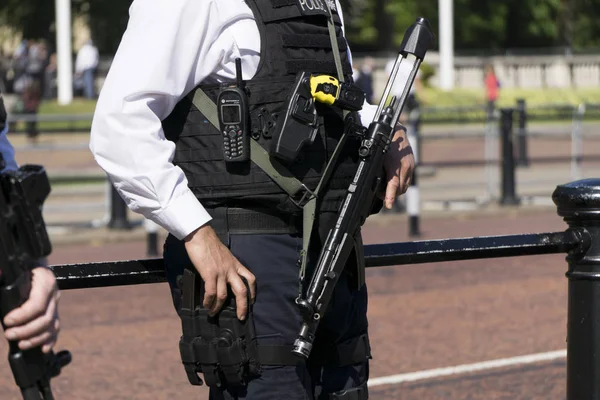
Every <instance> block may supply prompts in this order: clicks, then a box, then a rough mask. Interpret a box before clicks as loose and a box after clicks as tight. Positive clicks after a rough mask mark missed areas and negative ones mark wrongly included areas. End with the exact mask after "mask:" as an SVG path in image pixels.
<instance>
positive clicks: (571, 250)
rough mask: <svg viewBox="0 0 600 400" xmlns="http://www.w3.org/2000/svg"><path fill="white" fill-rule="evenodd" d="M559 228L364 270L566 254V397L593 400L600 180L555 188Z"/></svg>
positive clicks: (373, 255)
mask: <svg viewBox="0 0 600 400" xmlns="http://www.w3.org/2000/svg"><path fill="white" fill-rule="evenodd" d="M552 200H553V201H554V204H556V206H557V210H558V215H559V216H561V217H563V219H564V221H565V222H566V223H567V224H568V228H567V229H566V230H565V231H562V232H551V233H537V234H521V235H503V236H484V237H471V238H458V239H443V240H428V241H417V242H406V243H388V244H375V245H368V246H365V259H366V263H367V266H368V267H378V266H391V265H406V264H416V263H426V262H441V261H451V260H464V259H480V258H494V257H514V256H523V255H535V254H551V253H565V254H567V258H566V260H567V262H568V270H567V273H566V276H567V278H568V282H569V283H568V285H569V289H568V321H567V335H568V338H567V400H580V399H586V400H587V399H600V379H597V377H598V376H600V355H599V354H600V179H586V180H580V181H576V182H572V183H568V184H565V185H560V186H558V187H557V188H556V190H555V191H554V193H553V195H552ZM52 268H53V270H54V272H55V274H56V276H57V280H58V284H59V287H60V288H61V289H62V290H66V289H82V288H92V287H105V286H121V285H136V284H148V283H158V282H165V281H166V277H165V271H164V267H163V263H162V259H146V260H129V261H118V262H103V263H88V264H65V265H54V266H52Z"/></svg>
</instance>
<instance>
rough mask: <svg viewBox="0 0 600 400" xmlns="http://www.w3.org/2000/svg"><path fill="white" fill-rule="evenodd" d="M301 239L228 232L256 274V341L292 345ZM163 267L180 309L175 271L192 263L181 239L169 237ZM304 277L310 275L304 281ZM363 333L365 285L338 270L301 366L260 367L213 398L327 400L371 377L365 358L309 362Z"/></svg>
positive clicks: (236, 253) (295, 329) (238, 253)
mask: <svg viewBox="0 0 600 400" xmlns="http://www.w3.org/2000/svg"><path fill="white" fill-rule="evenodd" d="M301 248H302V239H301V238H300V237H297V236H292V235H285V234H277V235H264V234H260V235H258V234H257V235H231V239H230V250H231V252H232V253H233V255H234V256H236V257H237V259H238V260H239V261H240V262H241V263H242V264H243V265H244V266H245V267H246V268H248V269H249V270H250V271H252V273H253V274H254V275H255V277H256V287H257V292H256V301H255V303H254V307H253V310H254V322H255V326H256V334H257V341H258V344H259V345H260V344H285V345H292V344H293V343H294V340H295V339H296V337H297V335H298V332H299V329H300V326H301V317H300V313H299V309H298V306H297V305H296V304H295V302H294V300H295V299H296V297H297V296H298V266H297V264H296V263H297V260H298V256H299V253H300V250H301ZM164 258H165V265H166V267H167V277H168V280H169V284H170V286H171V290H172V294H173V300H174V303H175V307H178V299H179V294H178V289H177V287H176V285H175V282H176V279H177V275H180V274H181V273H182V272H183V268H184V267H186V266H191V262H190V260H189V258H188V257H187V253H186V251H185V247H184V246H183V243H182V242H180V241H178V240H177V239H176V238H174V237H173V236H169V237H168V238H167V241H166V243H165V253H164ZM307 280H308V279H307ZM306 284H308V283H306ZM366 332H367V289H366V285H363V286H362V287H361V288H360V289H359V290H356V288H352V287H350V285H349V283H348V280H347V278H346V274H342V276H341V277H340V280H339V281H338V285H337V286H336V289H335V292H334V295H333V297H332V300H331V302H330V307H329V310H328V311H327V313H326V314H325V316H324V317H323V319H322V321H321V323H320V325H319V330H318V332H317V339H316V341H315V343H314V345H315V347H314V350H313V353H311V360H309V363H308V364H307V365H301V366H295V367H294V366H269V365H266V366H265V365H264V366H263V368H262V374H261V376H260V377H259V378H257V379H254V380H252V381H250V382H249V384H248V386H247V387H246V388H244V389H241V390H238V391H237V392H235V393H233V392H222V391H219V390H216V389H213V390H211V391H210V399H211V400H221V399H223V400H225V399H227V400H233V399H235V400H237V399H240V400H241V399H246V400H267V399H268V400H273V399H277V400H279V399H285V400H325V399H329V394H330V393H334V392H337V391H341V390H345V389H350V388H353V387H357V386H360V385H361V384H363V383H364V382H366V381H367V379H368V375H369V366H368V362H367V361H365V362H363V363H359V364H354V365H351V366H347V367H326V368H325V367H321V366H319V365H313V364H315V363H314V362H312V355H314V354H315V351H317V349H318V348H328V347H333V346H334V345H335V344H337V343H340V342H343V341H345V340H347V339H349V338H353V337H356V336H359V335H361V334H364V333H366ZM183 373H184V372H183V368H182V374H183Z"/></svg>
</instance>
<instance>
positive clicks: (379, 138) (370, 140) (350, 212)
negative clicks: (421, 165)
mask: <svg viewBox="0 0 600 400" xmlns="http://www.w3.org/2000/svg"><path fill="white" fill-rule="evenodd" d="M432 42H433V34H432V33H431V30H430V28H429V22H428V21H427V20H426V19H424V18H418V19H417V21H416V22H415V23H414V24H413V25H411V26H410V27H409V28H408V29H407V31H406V33H405V34H404V39H403V41H402V44H401V46H400V51H399V54H398V57H397V59H396V62H395V64H394V67H393V69H392V73H391V75H390V78H389V79H388V82H387V85H386V88H385V91H384V93H383V96H382V99H381V102H380V104H379V107H378V109H377V112H376V114H375V117H374V119H373V122H372V123H371V124H370V125H369V129H368V130H367V132H366V133H365V135H364V137H363V139H362V142H361V146H360V149H359V159H360V160H359V164H358V169H357V172H356V174H355V176H354V179H353V181H352V183H351V184H350V187H349V188H348V191H347V193H346V196H345V198H344V200H343V202H342V205H341V208H340V211H339V213H338V217H337V221H336V224H335V226H334V227H333V228H331V229H330V230H329V233H328V235H327V239H326V241H325V243H324V244H323V248H322V250H321V253H320V255H319V258H318V262H317V265H316V268H315V270H314V271H315V272H314V274H313V275H312V279H311V282H310V285H309V286H308V288H307V290H306V294H304V295H301V297H298V299H297V300H296V303H297V304H298V305H299V306H300V309H301V311H302V319H303V323H302V328H301V329H300V333H299V335H298V338H297V339H296V341H295V342H294V349H293V350H292V353H294V354H296V355H298V356H301V357H304V358H308V357H309V355H310V352H311V350H312V346H313V341H314V338H315V333H316V331H317V327H318V325H319V321H320V319H321V317H322V316H323V313H324V312H325V310H327V307H328V305H329V301H330V299H331V295H332V293H333V289H334V287H335V285H336V283H337V281H338V279H339V277H340V274H341V273H342V272H343V270H344V267H345V265H346V261H347V259H348V257H349V255H350V253H351V251H352V249H353V246H354V240H353V238H354V236H355V234H356V232H357V231H358V229H360V227H361V226H362V225H363V224H364V222H365V220H366V219H367V217H368V216H369V215H370V213H371V210H372V209H373V204H374V202H375V200H376V196H377V194H378V192H379V191H380V189H381V187H382V185H383V184H384V183H385V182H384V179H383V177H382V174H381V171H382V170H383V159H384V155H385V153H386V152H387V151H388V149H389V146H390V143H391V140H392V135H393V134H394V131H395V130H394V128H395V127H396V123H397V122H398V119H399V118H400V114H401V112H402V109H403V108H404V104H405V103H406V99H407V97H408V94H409V92H410V88H411V86H412V84H413V82H414V79H415V76H416V74H417V71H418V69H419V66H420V65H421V62H422V61H423V59H424V58H425V53H426V52H427V49H428V48H429V47H430V45H431V43H432ZM409 55H412V56H414V64H413V68H412V70H411V73H410V75H409V76H408V78H405V81H404V82H405V83H404V86H399V85H398V84H399V83H402V81H400V82H396V81H397V79H396V77H397V75H398V71H399V68H400V64H401V63H402V62H407V60H406V59H407V58H408V56H409ZM411 58H412V57H411ZM399 87H400V88H403V92H402V94H401V95H400V97H399V98H397V97H396V96H392V97H391V98H390V93H391V92H392V90H394V91H395V92H397V89H398V88H399ZM302 296H303V297H302Z"/></svg>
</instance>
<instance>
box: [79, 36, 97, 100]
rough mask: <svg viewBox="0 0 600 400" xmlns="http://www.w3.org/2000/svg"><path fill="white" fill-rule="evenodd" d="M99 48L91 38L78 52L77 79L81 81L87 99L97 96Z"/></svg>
mask: <svg viewBox="0 0 600 400" xmlns="http://www.w3.org/2000/svg"><path fill="white" fill-rule="evenodd" d="M98 62H99V55H98V48H97V47H96V46H94V42H93V41H92V39H89V40H88V41H87V42H85V44H84V45H83V46H82V47H81V48H80V49H79V51H78V52H77V58H76V59H75V80H78V81H80V84H81V86H82V88H83V95H84V97H85V98H87V99H94V98H96V84H95V79H96V69H97V68H98Z"/></svg>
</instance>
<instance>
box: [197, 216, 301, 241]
mask: <svg viewBox="0 0 600 400" xmlns="http://www.w3.org/2000/svg"><path fill="white" fill-rule="evenodd" d="M206 211H207V212H208V213H209V214H210V216H211V217H212V221H211V222H210V225H211V227H212V228H213V229H214V231H215V232H216V233H217V236H219V239H221V241H222V242H223V243H224V244H225V245H227V246H228V245H229V235H236V234H237V235H245V234H261V233H262V234H289V235H301V234H302V215H301V214H285V213H277V212H273V211H272V210H269V209H254V210H250V209H247V208H238V207H217V208H206Z"/></svg>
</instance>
